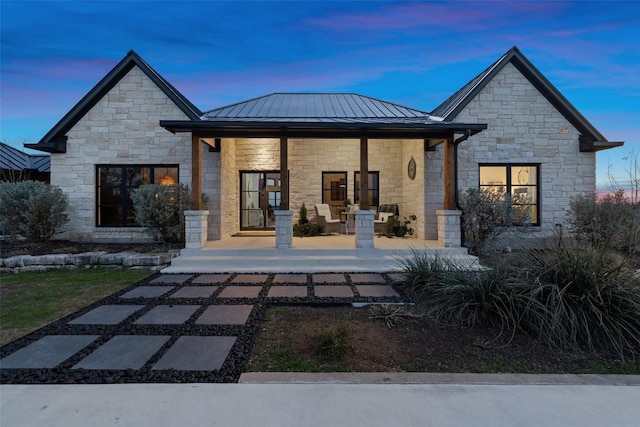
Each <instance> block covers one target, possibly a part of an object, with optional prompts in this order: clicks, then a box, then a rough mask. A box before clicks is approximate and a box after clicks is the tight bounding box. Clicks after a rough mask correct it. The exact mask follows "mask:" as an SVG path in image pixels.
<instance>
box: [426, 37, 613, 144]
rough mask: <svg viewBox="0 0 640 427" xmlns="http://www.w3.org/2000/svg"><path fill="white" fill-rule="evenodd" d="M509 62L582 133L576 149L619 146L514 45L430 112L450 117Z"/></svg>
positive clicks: (450, 118)
mask: <svg viewBox="0 0 640 427" xmlns="http://www.w3.org/2000/svg"><path fill="white" fill-rule="evenodd" d="M508 63H511V64H513V65H514V66H515V67H516V68H517V69H518V70H519V71H520V72H521V73H522V74H523V75H524V76H525V77H526V78H527V80H529V82H531V84H532V85H533V86H534V87H535V88H536V89H538V90H539V91H540V93H541V94H542V95H543V96H544V97H545V98H546V99H547V100H548V101H549V102H550V103H551V104H552V105H553V106H554V107H555V108H556V109H557V110H558V111H559V112H560V113H561V114H562V115H563V116H564V117H565V118H566V119H567V120H568V121H569V122H570V123H571V124H572V125H573V126H574V127H575V128H576V129H578V131H579V132H580V133H581V134H582V135H581V136H580V151H598V150H603V149H607V148H613V147H619V146H621V145H623V144H624V142H610V141H607V139H606V138H605V137H604V136H603V135H602V134H601V133H600V132H598V130H597V129H596V128H595V127H594V126H593V125H592V124H591V123H590V122H589V121H588V120H587V119H586V118H585V117H584V116H583V115H582V114H580V112H579V111H578V110H577V109H576V108H575V107H574V106H573V105H572V104H571V103H570V102H569V101H568V100H567V99H566V98H565V97H564V96H563V95H562V94H561V93H560V91H559V90H558V89H556V87H555V86H553V85H552V84H551V82H549V80H547V79H546V77H544V76H543V75H542V73H541V72H540V71H539V70H538V69H537V68H536V67H535V66H534V65H533V64H532V63H531V62H530V61H529V60H528V59H527V58H526V57H525V56H524V55H523V54H522V52H520V50H519V49H518V48H517V47H516V46H514V47H512V48H511V49H510V50H509V51H508V52H507V53H505V54H504V55H503V56H502V57H500V58H499V59H498V60H497V61H496V62H494V63H493V64H491V66H489V68H487V69H486V70H484V71H483V72H481V73H480V74H478V75H477V76H476V77H474V78H473V79H472V80H471V81H470V82H469V83H467V84H466V85H465V86H463V87H462V88H461V89H460V90H458V91H457V92H456V93H454V94H453V95H452V96H451V97H449V99H447V100H446V101H444V102H443V103H442V104H440V105H439V106H438V107H437V108H436V109H435V110H433V111H432V112H431V114H433V115H435V116H439V117H443V118H444V119H445V120H453V119H455V117H457V116H458V114H460V112H461V111H462V110H463V109H464V108H465V107H466V106H467V104H469V102H471V100H473V99H474V98H475V97H476V96H477V95H478V93H479V92H480V91H481V90H482V89H483V88H484V87H485V86H486V85H487V84H488V83H489V82H490V81H491V80H492V79H493V78H494V77H495V76H496V75H497V74H498V73H499V72H500V71H501V70H502V69H503V68H504V67H505V65H507V64H508Z"/></svg>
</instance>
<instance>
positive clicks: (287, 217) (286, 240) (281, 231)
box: [273, 210, 293, 249]
mask: <svg viewBox="0 0 640 427" xmlns="http://www.w3.org/2000/svg"><path fill="white" fill-rule="evenodd" d="M273 214H274V215H275V217H276V249H289V248H291V244H292V243H293V211H290V210H286V211H273Z"/></svg>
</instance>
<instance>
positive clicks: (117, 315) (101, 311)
mask: <svg viewBox="0 0 640 427" xmlns="http://www.w3.org/2000/svg"><path fill="white" fill-rule="evenodd" d="M143 307H144V305H101V306H100V307H98V308H94V309H93V310H91V311H90V312H88V313H85V314H83V315H82V316H80V317H78V318H77V319H73V320H72V321H71V322H69V324H70V325H117V324H118V323H120V322H122V321H123V320H124V319H126V318H127V317H129V316H131V315H132V314H133V313H135V312H136V311H138V310H140V309H141V308H143Z"/></svg>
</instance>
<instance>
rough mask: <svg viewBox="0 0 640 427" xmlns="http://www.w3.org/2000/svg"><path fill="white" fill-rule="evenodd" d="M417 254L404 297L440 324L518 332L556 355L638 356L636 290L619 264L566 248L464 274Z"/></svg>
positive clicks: (595, 252)
mask: <svg viewBox="0 0 640 427" xmlns="http://www.w3.org/2000/svg"><path fill="white" fill-rule="evenodd" d="M465 270H466V269H465V268H464V267H460V266H457V265H455V264H454V263H453V262H450V261H448V260H446V259H442V258H438V257H435V258H434V257H428V256H427V255H425V254H424V253H418V252H415V253H414V256H413V257H412V258H411V259H409V260H407V261H405V263H404V275H405V280H404V282H403V283H402V284H401V285H400V286H401V287H402V288H404V290H405V292H406V293H407V294H408V295H409V296H410V297H411V298H413V299H414V300H415V301H416V302H418V303H420V305H421V306H422V307H424V309H425V311H426V312H427V313H429V314H430V315H432V316H434V317H435V318H436V319H437V320H438V321H442V322H446V323H447V324H453V325H457V326H476V325H477V326H486V327H493V328H497V329H498V331H499V332H498V337H499V336H501V335H502V334H503V333H505V332H507V333H509V334H511V335H513V334H515V333H516V332H517V331H522V332H524V333H527V334H529V335H531V336H533V337H536V338H538V339H539V340H541V341H542V342H544V343H546V344H547V345H548V346H550V347H552V348H556V349H560V350H577V349H588V350H603V351H613V352H615V353H617V354H618V355H619V356H620V357H621V358H624V357H625V356H627V355H631V356H632V357H634V358H635V357H638V356H640V283H639V282H638V280H637V279H636V278H635V277H634V276H633V270H632V269H631V268H630V267H629V266H628V265H627V263H626V260H625V259H624V258H620V257H618V258H612V257H611V256H610V255H609V254H608V253H606V252H604V251H602V250H599V249H595V248H591V247H586V248H585V247H578V246H570V247H563V248H556V249H553V250H548V251H523V252H521V253H514V254H512V255H511V256H510V257H509V258H508V259H504V258H502V259H501V260H498V261H495V262H494V263H493V265H492V268H487V269H483V270H479V271H465Z"/></svg>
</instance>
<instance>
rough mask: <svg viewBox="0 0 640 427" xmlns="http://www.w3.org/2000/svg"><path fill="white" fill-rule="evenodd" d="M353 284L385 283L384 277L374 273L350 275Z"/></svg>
mask: <svg viewBox="0 0 640 427" xmlns="http://www.w3.org/2000/svg"><path fill="white" fill-rule="evenodd" d="M349 277H351V281H352V282H353V283H387V281H386V280H385V278H384V277H382V276H381V275H379V274H375V273H358V274H350V275H349Z"/></svg>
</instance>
